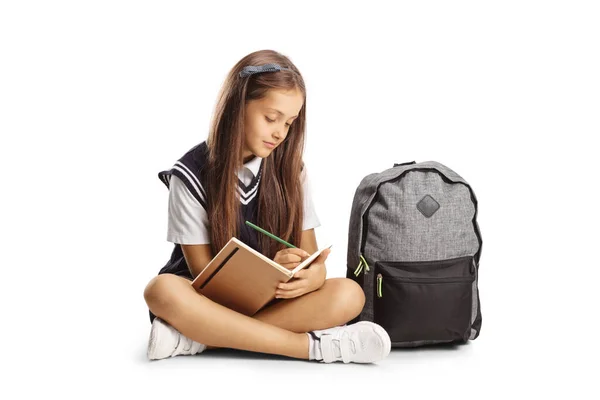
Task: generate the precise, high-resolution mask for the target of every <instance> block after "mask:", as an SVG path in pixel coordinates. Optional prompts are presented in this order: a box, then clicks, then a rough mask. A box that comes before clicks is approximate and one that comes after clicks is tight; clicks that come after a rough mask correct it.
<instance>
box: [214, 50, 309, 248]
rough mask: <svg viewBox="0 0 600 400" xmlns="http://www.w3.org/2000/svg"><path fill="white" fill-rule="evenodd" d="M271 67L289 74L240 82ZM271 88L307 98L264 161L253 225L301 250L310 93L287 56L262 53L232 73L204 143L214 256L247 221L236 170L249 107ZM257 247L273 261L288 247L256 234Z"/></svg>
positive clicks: (246, 59) (271, 74) (252, 55)
mask: <svg viewBox="0 0 600 400" xmlns="http://www.w3.org/2000/svg"><path fill="white" fill-rule="evenodd" d="M267 63H277V64H279V65H280V66H282V67H285V68H289V69H290V70H281V71H277V72H266V73H257V74H252V75H250V76H249V77H245V78H240V77H239V72H240V71H241V70H242V68H243V67H245V66H248V65H263V64H267ZM269 89H282V90H292V89H297V90H299V91H300V92H301V93H302V95H303V97H304V104H303V106H302V108H301V109H300V112H299V114H298V117H297V118H296V119H295V121H294V123H293V124H291V126H290V128H289V130H288V134H287V136H286V138H285V140H284V141H283V142H282V143H281V144H280V145H279V146H278V147H277V148H275V150H274V151H273V152H272V153H271V154H270V155H269V156H268V157H267V158H265V159H264V160H263V163H264V164H263V171H262V177H261V180H260V184H259V185H260V186H259V189H258V210H257V217H256V218H257V221H256V222H255V223H256V224H257V225H258V226H260V227H261V228H264V229H266V230H267V231H269V232H271V233H273V234H275V235H277V236H279V237H280V238H282V239H284V240H285V241H287V242H289V243H292V244H294V245H295V246H297V247H300V236H301V231H302V221H303V191H302V185H301V182H300V172H301V168H302V166H303V162H302V153H303V151H304V130H305V121H306V88H305V86H304V80H303V79H302V75H301V74H300V72H299V71H298V69H297V68H296V66H295V65H294V64H293V63H292V62H291V61H290V60H289V59H288V58H287V57H286V56H284V55H282V54H280V53H278V52H276V51H273V50H260V51H256V52H253V53H250V54H248V55H247V56H245V57H244V58H242V59H241V60H240V61H239V62H238V63H237V64H235V66H234V67H233V68H232V69H231V71H229V74H228V75H227V77H226V79H225V82H224V83H223V86H222V88H221V90H220V92H219V96H218V99H217V104H216V107H215V111H214V114H213V117H212V122H211V128H210V132H209V136H208V139H207V141H206V143H207V146H208V151H209V156H208V163H207V168H206V175H205V176H206V186H207V187H206V190H207V195H208V199H209V201H208V207H207V208H208V219H209V223H210V236H211V249H212V252H213V254H217V252H218V251H219V250H220V249H221V248H222V247H223V246H224V245H225V244H226V243H227V242H228V241H229V239H230V238H231V237H232V236H236V237H238V238H239V226H240V224H241V223H243V221H242V219H241V210H240V200H239V193H238V190H237V186H238V177H237V175H236V171H237V170H238V169H239V168H241V167H242V166H243V161H242V151H243V145H244V136H243V135H244V115H245V107H246V104H247V102H249V101H251V100H257V99H261V98H263V97H264V96H265V95H266V94H267V91H268V90H269ZM258 247H259V251H260V252H261V253H262V254H264V255H265V256H267V257H269V258H271V259H272V258H274V257H275V253H277V251H279V250H281V249H283V248H285V247H286V246H285V245H282V244H280V243H279V242H277V241H275V240H273V239H271V238H269V237H268V236H266V235H263V234H258Z"/></svg>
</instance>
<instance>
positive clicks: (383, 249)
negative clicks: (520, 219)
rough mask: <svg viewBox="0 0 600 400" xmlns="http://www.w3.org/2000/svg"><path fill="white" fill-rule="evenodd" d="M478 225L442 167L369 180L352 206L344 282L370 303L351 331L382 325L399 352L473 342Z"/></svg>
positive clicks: (468, 195) (465, 192)
mask: <svg viewBox="0 0 600 400" xmlns="http://www.w3.org/2000/svg"><path fill="white" fill-rule="evenodd" d="M476 218H477V199H476V197H475V193H474V192H473V190H472V189H471V187H470V186H469V184H468V183H467V182H466V181H465V180H464V179H463V178H461V177H460V176H459V175H458V174H457V173H455V172H454V171H452V170H451V169H450V168H448V167H446V166H444V165H442V164H440V163H438V162H435V161H427V162H421V163H415V162H414V161H412V162H409V163H403V164H395V165H394V167H393V168H390V169H388V170H385V171H383V172H381V173H374V174H370V175H367V176H366V177H364V178H363V180H362V181H361V182H360V184H359V186H358V188H357V190H356V193H355V195H354V201H353V204H352V211H351V216H350V225H349V232H348V257H347V261H348V265H347V268H348V269H347V274H346V276H347V277H348V278H350V279H353V280H354V281H356V282H357V283H358V284H359V285H360V286H361V287H362V288H363V290H364V293H365V297H366V302H365V306H364V308H363V310H362V312H361V313H360V315H359V316H357V317H356V318H355V319H354V320H353V321H351V323H352V322H357V321H360V320H366V321H374V322H376V323H378V324H379V325H381V326H382V327H383V328H384V329H385V330H386V331H387V332H388V334H389V335H390V338H391V340H392V346H394V347H412V346H420V345H425V344H433V343H444V342H466V341H467V340H469V339H475V338H476V337H477V336H478V335H479V331H480V329H481V310H480V303H479V291H478V287H477V282H478V273H479V258H480V256H481V246H482V240H481V234H480V232H479V227H478V225H477V220H476Z"/></svg>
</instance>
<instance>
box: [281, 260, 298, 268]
mask: <svg viewBox="0 0 600 400" xmlns="http://www.w3.org/2000/svg"><path fill="white" fill-rule="evenodd" d="M279 265H281V266H282V267H284V268H286V269H294V268H296V267H297V266H298V265H300V263H299V262H295V263H286V264H281V263H280V264H279Z"/></svg>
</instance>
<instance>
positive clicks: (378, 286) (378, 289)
mask: <svg viewBox="0 0 600 400" xmlns="http://www.w3.org/2000/svg"><path fill="white" fill-rule="evenodd" d="M382 283H383V276H382V275H381V274H377V297H379V298H382V297H383V293H382V292H381V284H382Z"/></svg>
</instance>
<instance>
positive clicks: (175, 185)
mask: <svg viewBox="0 0 600 400" xmlns="http://www.w3.org/2000/svg"><path fill="white" fill-rule="evenodd" d="M167 241H169V242H172V243H179V244H207V243H210V225H209V223H208V214H207V213H206V210H205V209H204V207H202V205H201V204H200V202H199V201H198V200H197V199H196V198H195V197H194V196H193V195H192V193H190V191H189V189H188V188H187V187H186V186H185V184H184V183H183V181H182V180H181V179H179V178H178V177H177V176H175V175H171V178H170V183H169V222H168V228H167Z"/></svg>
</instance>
